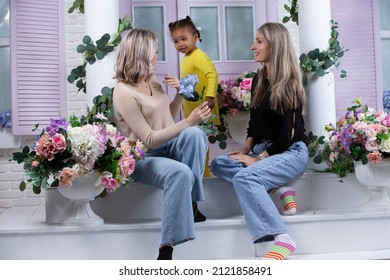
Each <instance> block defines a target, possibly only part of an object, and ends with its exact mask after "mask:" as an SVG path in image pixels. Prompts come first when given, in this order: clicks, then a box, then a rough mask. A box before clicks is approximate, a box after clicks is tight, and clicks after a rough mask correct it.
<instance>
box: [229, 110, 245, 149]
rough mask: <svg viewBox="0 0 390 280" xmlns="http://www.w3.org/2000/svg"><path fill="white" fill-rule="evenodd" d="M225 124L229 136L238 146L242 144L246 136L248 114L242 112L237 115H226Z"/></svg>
mask: <svg viewBox="0 0 390 280" xmlns="http://www.w3.org/2000/svg"><path fill="white" fill-rule="evenodd" d="M226 123H227V127H228V129H229V134H230V136H231V137H232V138H233V139H234V141H236V142H237V143H239V144H244V143H245V141H246V136H247V128H248V123H249V112H243V113H240V114H239V115H236V116H233V115H231V114H227V115H226Z"/></svg>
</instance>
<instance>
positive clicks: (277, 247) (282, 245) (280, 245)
mask: <svg viewBox="0 0 390 280" xmlns="http://www.w3.org/2000/svg"><path fill="white" fill-rule="evenodd" d="M295 249H296V245H295V243H294V241H292V239H291V238H290V236H289V235H288V234H279V235H277V236H276V237H275V244H274V246H272V248H271V251H269V252H268V253H267V254H265V255H264V257H263V258H266V259H273V260H279V261H282V260H284V259H285V258H287V257H288V256H289V255H291V254H292V253H294V251H295Z"/></svg>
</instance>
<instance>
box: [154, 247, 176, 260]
mask: <svg viewBox="0 0 390 280" xmlns="http://www.w3.org/2000/svg"><path fill="white" fill-rule="evenodd" d="M172 252H173V247H172V246H162V247H161V248H160V250H159V254H158V257H157V259H158V260H172Z"/></svg>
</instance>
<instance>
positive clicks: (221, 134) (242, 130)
mask: <svg viewBox="0 0 390 280" xmlns="http://www.w3.org/2000/svg"><path fill="white" fill-rule="evenodd" d="M256 73H257V70H256V71H252V72H247V73H242V74H241V75H240V76H239V77H238V78H235V79H233V78H231V79H228V80H226V81H225V80H221V81H220V82H219V84H218V94H217V100H218V106H219V115H220V120H221V125H220V126H219V127H218V134H217V135H216V136H214V138H212V139H211V140H210V137H209V141H210V142H211V143H215V142H216V141H220V147H221V149H225V148H226V142H225V140H226V139H227V133H229V134H230V136H231V137H232V138H233V139H235V141H236V142H238V143H241V144H242V143H243V142H244V141H245V137H246V128H247V126H248V121H249V109H250V101H251V87H252V79H253V77H254V76H255V75H256ZM226 124H227V126H226ZM221 145H222V146H221Z"/></svg>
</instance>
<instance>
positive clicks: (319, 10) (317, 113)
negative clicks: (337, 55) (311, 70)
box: [299, 0, 336, 135]
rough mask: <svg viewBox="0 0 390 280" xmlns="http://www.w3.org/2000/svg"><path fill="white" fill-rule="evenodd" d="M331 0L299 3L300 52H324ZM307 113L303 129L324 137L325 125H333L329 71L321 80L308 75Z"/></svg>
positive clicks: (333, 111) (334, 106)
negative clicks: (318, 50)
mask: <svg viewBox="0 0 390 280" xmlns="http://www.w3.org/2000/svg"><path fill="white" fill-rule="evenodd" d="M330 20H331V13H330V0H316V1H313V0H299V41H300V52H301V53H306V54H307V53H308V52H309V51H311V50H314V49H315V48H319V49H320V51H324V50H327V49H328V47H329V44H328V40H329V38H330V32H331V25H330ZM307 88H308V94H309V95H308V107H307V108H308V113H307V116H306V123H307V124H306V129H307V131H308V132H310V131H312V132H313V133H314V134H315V135H324V134H325V131H324V128H325V125H326V124H329V123H333V124H334V123H335V121H336V105H335V94H334V76H333V71H332V70H331V71H330V73H329V74H326V75H325V76H323V77H317V75H308V84H307Z"/></svg>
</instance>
